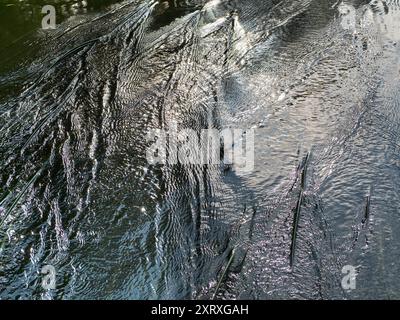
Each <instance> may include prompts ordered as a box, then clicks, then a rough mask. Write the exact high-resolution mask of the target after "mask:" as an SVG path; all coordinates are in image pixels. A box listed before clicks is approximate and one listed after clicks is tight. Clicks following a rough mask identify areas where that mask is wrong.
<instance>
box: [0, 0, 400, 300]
mask: <svg viewBox="0 0 400 320" xmlns="http://www.w3.org/2000/svg"><path fill="white" fill-rule="evenodd" d="M51 3H52V4H54V5H55V6H56V12H57V28H56V29H55V30H41V29H40V22H41V17H42V15H41V12H40V10H41V6H42V5H44V4H51ZM346 4H347V7H344V5H343V4H341V3H340V2H336V1H333V0H332V1H329V0H327V1H313V0H287V1H265V0H246V1H244V0H243V1H240V0H236V1H226V0H215V1H206V0H186V1H183V0H182V1H179V0H176V1H163V2H162V1H151V0H142V1H140V0H131V1H124V2H123V1H94V0H92V1H90V0H87V1H58V2H56V1H50V0H49V1H11V0H7V1H5V2H4V1H2V3H1V4H0V18H1V19H0V30H1V33H0V39H1V43H2V47H1V51H0V228H1V229H0V232H1V239H2V240H1V247H2V249H1V257H0V297H1V298H2V299H32V298H33V299H48V298H51V299H93V298H103V299H156V298H160V299H176V298H183V299H196V298H212V297H213V296H214V297H215V298H217V299H227V298H250V299H280V298H307V299H359V298H367V299H372V298H378V299H382V298H391V299H396V298H397V299H398V298H400V281H399V280H400V279H399V275H400V266H399V264H398V260H399V259H398V254H399V249H400V232H399V231H400V224H399V223H400V211H399V209H400V208H399V203H400V202H399V192H398V190H399V187H400V158H399V148H400V135H399V132H400V130H399V129H400V111H399V110H400V109H399V107H400V97H399V92H400V91H399V89H400V86H399V85H400V80H399V75H400V64H399V58H400V44H399V43H398V41H399V40H400V31H399V30H400V29H399V28H400V2H399V1H396V0H387V1H385V2H383V1H373V2H371V3H368V2H367V1H348V2H346ZM349 8H350V9H351V10H353V9H352V8H354V15H355V17H356V20H355V24H354V26H352V27H350V28H349V27H346V26H344V23H343V21H345V18H346V17H349V16H351V13H352V12H353V11H351V10H350V9H349ZM347 26H348V25H347ZM175 122H176V123H178V126H179V128H192V129H195V130H197V131H200V130H201V129H204V128H216V129H218V130H221V129H223V128H253V129H255V163H254V164H255V168H254V170H253V171H252V172H247V173H241V172H237V171H235V170H229V168H228V169H227V168H226V167H224V166H220V165H208V166H201V165H192V166H184V165H164V166H163V165H149V163H148V161H147V160H146V150H147V149H148V147H149V142H148V141H147V140H146V139H145V137H146V135H147V133H148V131H149V130H150V129H152V128H169V127H170V126H171V124H172V123H175ZM45 265H51V266H54V268H55V270H56V288H55V289H53V290H46V289H44V288H43V287H42V285H41V284H42V279H43V276H44V275H43V274H41V270H42V268H43V266H45ZM346 265H351V266H354V267H356V269H357V273H358V275H357V278H356V284H357V286H356V289H354V290H352V291H346V290H344V289H343V288H342V286H341V280H342V278H343V276H344V275H343V274H342V268H343V267H344V266H346Z"/></svg>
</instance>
